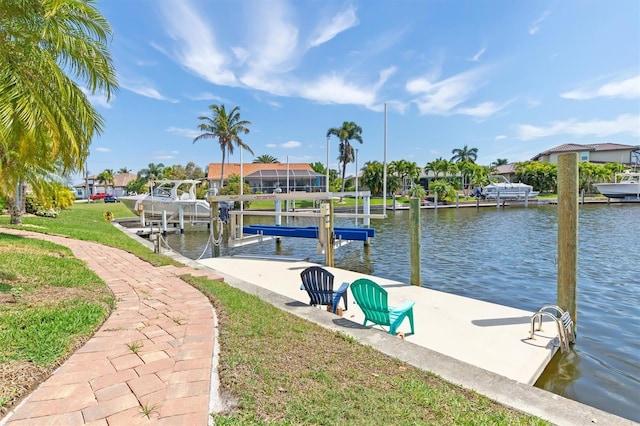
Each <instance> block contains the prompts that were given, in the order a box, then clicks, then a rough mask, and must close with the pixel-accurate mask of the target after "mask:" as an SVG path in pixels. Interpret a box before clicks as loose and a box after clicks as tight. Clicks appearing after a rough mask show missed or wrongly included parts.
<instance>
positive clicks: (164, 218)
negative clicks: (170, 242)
mask: <svg viewBox="0 0 640 426" xmlns="http://www.w3.org/2000/svg"><path fill="white" fill-rule="evenodd" d="M162 235H167V211H166V210H162Z"/></svg>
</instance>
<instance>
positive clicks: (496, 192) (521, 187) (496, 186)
mask: <svg viewBox="0 0 640 426" xmlns="http://www.w3.org/2000/svg"><path fill="white" fill-rule="evenodd" d="M489 180H490V181H491V183H490V184H489V185H487V186H485V187H483V188H476V189H474V191H473V193H472V194H471V195H472V196H480V198H487V199H494V200H495V199H497V198H498V197H500V199H501V200H524V199H525V198H533V197H535V196H537V195H538V194H539V193H540V192H539V191H534V190H533V187H532V186H531V185H527V184H524V183H519V182H518V183H511V182H509V180H508V179H507V178H506V177H504V176H502V175H494V176H490V177H489Z"/></svg>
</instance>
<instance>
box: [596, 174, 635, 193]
mask: <svg viewBox="0 0 640 426" xmlns="http://www.w3.org/2000/svg"><path fill="white" fill-rule="evenodd" d="M593 186H595V187H596V189H597V190H598V191H600V193H601V194H602V195H604V196H605V197H608V198H629V199H639V200H640V173H639V172H632V171H631V170H626V171H624V172H622V173H616V174H615V177H614V181H613V182H610V183H596V184H595V185H593Z"/></svg>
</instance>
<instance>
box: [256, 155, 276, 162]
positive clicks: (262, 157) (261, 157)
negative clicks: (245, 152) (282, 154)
mask: <svg viewBox="0 0 640 426" xmlns="http://www.w3.org/2000/svg"><path fill="white" fill-rule="evenodd" d="M253 162H254V163H268V164H275V163H279V162H280V161H278V159H277V158H276V157H274V156H272V155H269V154H262V155H258V156H257V157H256V158H254V159H253Z"/></svg>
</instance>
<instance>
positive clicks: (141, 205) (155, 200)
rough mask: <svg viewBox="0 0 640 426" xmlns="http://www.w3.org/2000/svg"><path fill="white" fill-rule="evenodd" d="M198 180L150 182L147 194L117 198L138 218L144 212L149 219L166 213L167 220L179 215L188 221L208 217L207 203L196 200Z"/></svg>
mask: <svg viewBox="0 0 640 426" xmlns="http://www.w3.org/2000/svg"><path fill="white" fill-rule="evenodd" d="M199 183H200V181H199V180H190V179H183V180H157V181H154V182H151V184H150V190H149V193H147V194H139V195H127V196H123V197H119V200H120V201H122V202H123V203H124V205H125V206H127V207H128V208H129V210H131V211H132V212H134V213H135V214H137V215H138V216H140V215H141V214H142V212H144V215H145V217H147V218H149V219H154V218H161V217H162V214H163V212H166V215H167V217H168V218H170V217H172V216H175V217H177V216H178V215H179V212H180V209H181V208H182V212H183V215H184V216H183V217H185V218H190V219H207V218H209V217H210V208H209V203H208V202H207V201H206V200H201V199H197V198H196V186H197V185H198V184H199Z"/></svg>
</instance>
